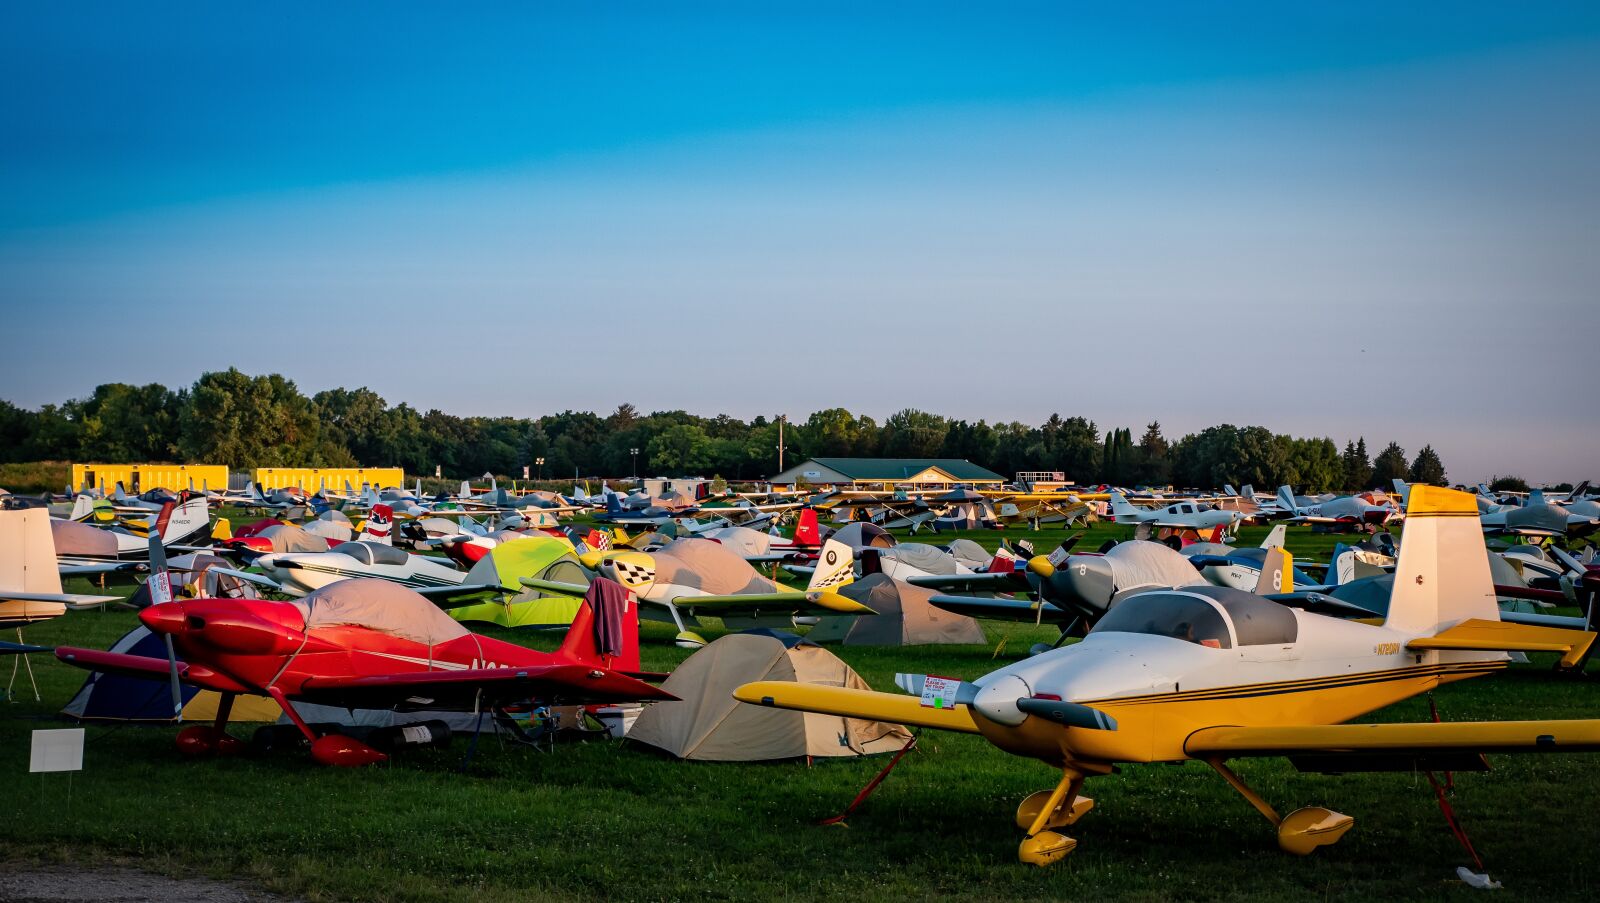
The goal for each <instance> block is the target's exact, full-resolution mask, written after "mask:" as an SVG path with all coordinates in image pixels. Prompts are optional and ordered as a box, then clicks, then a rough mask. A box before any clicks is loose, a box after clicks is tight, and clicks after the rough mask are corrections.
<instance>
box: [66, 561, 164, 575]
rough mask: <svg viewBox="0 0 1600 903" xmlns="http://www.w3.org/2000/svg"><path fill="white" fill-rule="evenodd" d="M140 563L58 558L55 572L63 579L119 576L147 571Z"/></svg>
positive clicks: (146, 566)
mask: <svg viewBox="0 0 1600 903" xmlns="http://www.w3.org/2000/svg"><path fill="white" fill-rule="evenodd" d="M149 569H150V566H149V565H148V564H145V563H144V562H142V561H95V560H92V559H88V558H82V559H78V558H58V559H56V570H58V571H59V572H60V573H61V576H63V577H90V576H93V575H95V574H121V573H128V572H135V571H145V570H149Z"/></svg>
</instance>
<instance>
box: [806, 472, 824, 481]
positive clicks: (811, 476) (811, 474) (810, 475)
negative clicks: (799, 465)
mask: <svg viewBox="0 0 1600 903" xmlns="http://www.w3.org/2000/svg"><path fill="white" fill-rule="evenodd" d="M801 476H804V477H806V478H808V479H813V480H814V479H816V478H817V477H820V476H822V471H820V470H808V471H806V472H805V473H803V474H801Z"/></svg>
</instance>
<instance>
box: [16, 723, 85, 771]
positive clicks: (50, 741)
mask: <svg viewBox="0 0 1600 903" xmlns="http://www.w3.org/2000/svg"><path fill="white" fill-rule="evenodd" d="M28 770H29V771H82V770H83V728H81V727H70V728H66V729H64V730H52V731H34V732H33V749H32V751H31V752H30V754H29V756H28Z"/></svg>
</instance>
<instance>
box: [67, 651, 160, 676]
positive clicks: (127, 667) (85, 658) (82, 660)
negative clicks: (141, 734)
mask: <svg viewBox="0 0 1600 903" xmlns="http://www.w3.org/2000/svg"><path fill="white" fill-rule="evenodd" d="M56 658H58V659H60V660H61V661H63V662H65V663H66V664H69V665H73V666H75V667H78V668H82V669H84V670H85V671H94V672H97V673H100V674H120V675H122V676H123V677H137V678H141V679H144V680H152V679H159V680H166V679H167V677H168V676H169V675H170V674H171V673H172V672H171V670H169V669H170V667H171V666H170V665H168V664H167V660H166V659H164V658H152V657H150V656H148V655H127V654H126V653H122V652H106V651H104V650H100V649H80V648H78V647H76V646H58V647H56ZM189 671H190V668H189V665H188V664H186V663H184V662H178V679H179V680H185V679H187V678H188V677H189Z"/></svg>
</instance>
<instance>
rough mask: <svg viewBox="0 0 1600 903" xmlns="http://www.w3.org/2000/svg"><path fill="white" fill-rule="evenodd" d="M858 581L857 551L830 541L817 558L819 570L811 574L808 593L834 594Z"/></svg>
mask: <svg viewBox="0 0 1600 903" xmlns="http://www.w3.org/2000/svg"><path fill="white" fill-rule="evenodd" d="M855 579H856V553H855V550H853V549H851V548H850V547H849V546H847V545H845V544H844V543H842V542H840V541H839V540H837V539H830V540H828V542H827V543H826V544H825V545H823V547H822V554H820V555H818V556H817V568H816V570H814V571H812V572H811V582H810V583H807V584H806V592H813V593H816V592H833V591H837V590H838V589H839V587H841V586H844V585H845V584H847V583H851V582H854V580H855Z"/></svg>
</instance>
